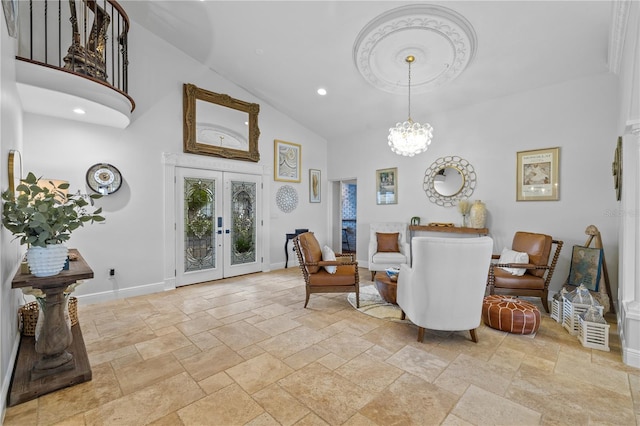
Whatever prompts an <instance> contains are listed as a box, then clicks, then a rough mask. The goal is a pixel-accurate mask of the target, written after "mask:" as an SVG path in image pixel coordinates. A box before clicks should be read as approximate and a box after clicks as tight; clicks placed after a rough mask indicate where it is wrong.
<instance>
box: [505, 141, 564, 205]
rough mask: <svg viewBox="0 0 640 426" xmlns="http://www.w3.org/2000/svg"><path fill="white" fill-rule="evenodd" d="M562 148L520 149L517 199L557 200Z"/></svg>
mask: <svg viewBox="0 0 640 426" xmlns="http://www.w3.org/2000/svg"><path fill="white" fill-rule="evenodd" d="M559 161H560V148H547V149H537V150H533V151H520V152H518V158H517V172H516V173H517V174H516V176H517V182H516V200H517V201H557V200H558V199H559V197H558V163H559Z"/></svg>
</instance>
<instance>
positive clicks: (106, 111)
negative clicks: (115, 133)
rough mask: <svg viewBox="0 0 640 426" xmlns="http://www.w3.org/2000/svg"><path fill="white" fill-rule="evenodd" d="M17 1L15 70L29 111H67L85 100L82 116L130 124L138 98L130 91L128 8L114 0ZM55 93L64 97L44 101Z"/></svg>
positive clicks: (99, 122) (107, 121)
mask: <svg viewBox="0 0 640 426" xmlns="http://www.w3.org/2000/svg"><path fill="white" fill-rule="evenodd" d="M17 3H18V14H17V15H18V32H17V33H18V37H17V38H18V42H17V55H16V59H17V64H16V69H17V72H16V75H17V83H18V92H19V93H20V95H21V97H23V104H24V105H25V110H27V111H28V112H34V113H40V114H46V115H54V116H62V115H61V114H62V113H64V112H65V111H64V110H62V111H61V109H60V108H61V106H62V105H64V107H70V106H71V105H75V104H78V103H80V104H81V105H82V106H79V107H80V108H82V109H83V110H84V109H88V110H89V111H87V115H91V117H90V118H88V119H83V120H82V121H90V122H94V123H98V124H106V125H112V126H115V127H120V128H124V127H126V126H127V125H128V124H129V121H130V115H131V112H132V111H133V109H134V108H135V102H134V101H133V99H132V98H131V96H129V94H128V89H129V88H128V67H129V56H128V32H129V26H130V24H129V18H128V17H127V14H126V13H125V11H124V9H123V8H122V7H121V6H120V5H119V4H118V3H117V2H116V1H114V0H67V1H63V0H29V1H19V2H17ZM52 91H53V92H54V93H56V94H58V95H59V96H53V97H52V96H51V92H52ZM56 97H57V98H59V102H57V101H55V100H54V101H53V102H49V104H50V105H48V106H43V102H42V101H43V99H47V100H48V101H50V100H51V99H55V98H56ZM82 101H84V102H82ZM43 109H48V110H49V111H47V110H43ZM89 113H90V114H89ZM64 118H73V117H69V116H65V117H64ZM78 119H79V118H78Z"/></svg>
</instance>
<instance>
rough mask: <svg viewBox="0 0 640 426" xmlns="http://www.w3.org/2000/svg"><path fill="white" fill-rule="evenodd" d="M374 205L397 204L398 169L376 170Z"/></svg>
mask: <svg viewBox="0 0 640 426" xmlns="http://www.w3.org/2000/svg"><path fill="white" fill-rule="evenodd" d="M376 204H398V169H397V168H395V167H394V168H392V169H380V170H376Z"/></svg>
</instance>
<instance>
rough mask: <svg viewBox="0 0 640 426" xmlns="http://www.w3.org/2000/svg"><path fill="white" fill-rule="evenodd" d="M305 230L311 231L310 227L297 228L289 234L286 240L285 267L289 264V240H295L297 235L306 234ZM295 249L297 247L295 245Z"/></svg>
mask: <svg viewBox="0 0 640 426" xmlns="http://www.w3.org/2000/svg"><path fill="white" fill-rule="evenodd" d="M305 232H309V230H308V229H296V232H295V233H293V234H287V239H286V240H285V242H284V267H285V268H287V267H288V265H289V250H288V246H289V241H291V240H293V239H294V238H295V237H296V236H297V235H300V234H304V233H305ZM294 249H295V247H294Z"/></svg>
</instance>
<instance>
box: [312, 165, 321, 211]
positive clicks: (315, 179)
mask: <svg viewBox="0 0 640 426" xmlns="http://www.w3.org/2000/svg"><path fill="white" fill-rule="evenodd" d="M320 191H321V186H320V170H315V169H309V202H310V203H319V202H320Z"/></svg>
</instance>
